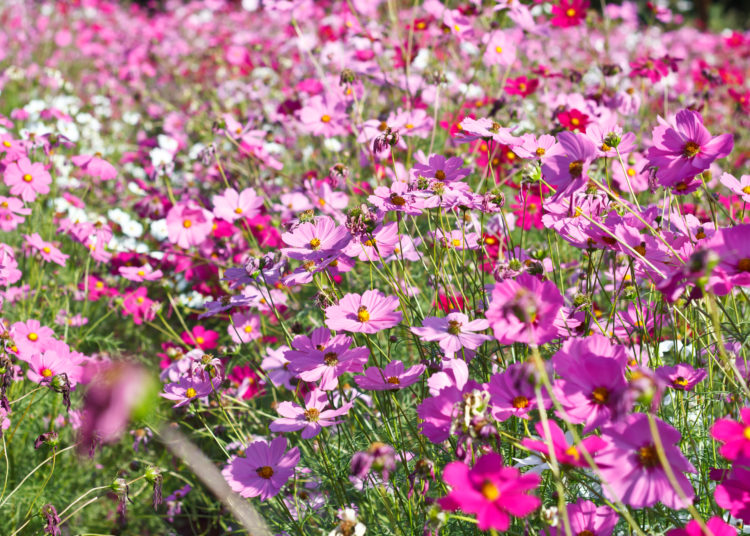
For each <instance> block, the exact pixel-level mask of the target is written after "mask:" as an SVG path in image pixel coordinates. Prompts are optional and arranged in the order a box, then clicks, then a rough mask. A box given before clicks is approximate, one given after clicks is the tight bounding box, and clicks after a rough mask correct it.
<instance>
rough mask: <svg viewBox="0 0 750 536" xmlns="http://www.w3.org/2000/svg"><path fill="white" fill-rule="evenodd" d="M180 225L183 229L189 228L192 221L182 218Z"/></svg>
mask: <svg viewBox="0 0 750 536" xmlns="http://www.w3.org/2000/svg"><path fill="white" fill-rule="evenodd" d="M182 226H183V227H184V228H185V229H190V228H191V227H192V226H193V222H192V221H190V220H183V222H182Z"/></svg>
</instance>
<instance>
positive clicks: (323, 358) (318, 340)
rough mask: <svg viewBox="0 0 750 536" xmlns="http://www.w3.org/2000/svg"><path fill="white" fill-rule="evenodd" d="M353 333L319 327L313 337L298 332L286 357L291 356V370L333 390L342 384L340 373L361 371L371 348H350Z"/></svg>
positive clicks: (325, 389)
mask: <svg viewBox="0 0 750 536" xmlns="http://www.w3.org/2000/svg"><path fill="white" fill-rule="evenodd" d="M351 344H352V339H351V337H347V336H346V335H336V336H334V337H331V332H330V331H329V330H328V329H327V328H325V327H320V328H316V329H315V330H313V332H312V333H311V334H310V337H308V336H307V335H297V336H296V337H295V338H294V340H293V341H292V347H293V348H294V349H293V350H289V351H288V352H286V354H285V355H284V357H285V358H286V359H288V360H289V367H288V368H289V370H290V371H291V372H292V373H293V374H295V375H296V376H297V377H298V378H300V379H301V380H303V381H306V382H316V381H318V380H320V384H319V386H318V387H319V388H320V389H322V390H323V391H331V390H333V389H336V387H338V385H339V380H338V377H339V376H341V375H342V374H343V373H345V372H352V373H354V372H362V369H363V368H364V366H365V364H366V363H367V359H368V358H369V357H370V350H369V349H368V348H367V347H366V346H359V347H356V348H349V347H350V346H351Z"/></svg>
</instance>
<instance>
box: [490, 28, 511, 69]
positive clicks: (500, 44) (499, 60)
mask: <svg viewBox="0 0 750 536" xmlns="http://www.w3.org/2000/svg"><path fill="white" fill-rule="evenodd" d="M512 35H514V34H512V33H511V32H504V31H502V30H496V31H494V32H491V33H488V34H486V35H485V38H484V40H483V41H484V42H485V43H486V44H487V47H486V48H485V52H484V56H482V61H483V62H484V64H485V65H488V66H492V65H499V66H501V67H510V66H511V65H513V62H515V61H516V52H517V51H516V45H515V43H514V42H513V41H514V39H513V38H512V37H511V36H512Z"/></svg>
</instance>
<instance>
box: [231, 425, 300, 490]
mask: <svg viewBox="0 0 750 536" xmlns="http://www.w3.org/2000/svg"><path fill="white" fill-rule="evenodd" d="M298 462H299V449H298V448H297V447H294V448H293V449H291V450H289V452H286V438H284V437H277V438H276V439H274V440H273V441H271V443H270V444H268V443H266V442H265V441H256V442H254V443H251V444H249V445H248V446H247V448H246V449H245V457H237V458H233V459H232V460H230V462H229V465H227V466H226V467H224V469H223V470H222V471H221V474H222V475H224V478H225V479H226V481H227V483H228V484H229V487H230V488H232V491H235V492H237V493H239V494H240V495H241V496H242V497H245V498H247V497H260V500H261V501H265V500H266V499H268V498H269V497H273V496H275V495H276V494H277V493H279V490H281V487H282V486H283V485H284V484H286V483H287V481H288V480H289V479H290V478H291V477H292V475H294V468H295V467H296V466H297V463H298Z"/></svg>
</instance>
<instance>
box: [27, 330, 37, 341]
mask: <svg viewBox="0 0 750 536" xmlns="http://www.w3.org/2000/svg"><path fill="white" fill-rule="evenodd" d="M26 338H27V339H29V340H30V341H31V342H34V341H36V340H38V339H39V335H37V334H36V333H34V332H33V331H32V332H31V333H29V334H28V335H26Z"/></svg>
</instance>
